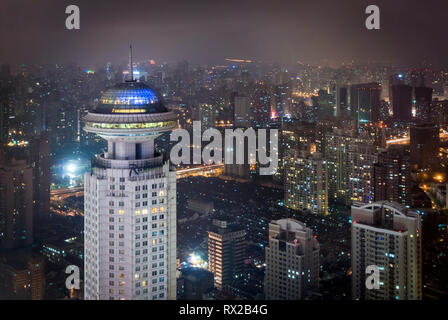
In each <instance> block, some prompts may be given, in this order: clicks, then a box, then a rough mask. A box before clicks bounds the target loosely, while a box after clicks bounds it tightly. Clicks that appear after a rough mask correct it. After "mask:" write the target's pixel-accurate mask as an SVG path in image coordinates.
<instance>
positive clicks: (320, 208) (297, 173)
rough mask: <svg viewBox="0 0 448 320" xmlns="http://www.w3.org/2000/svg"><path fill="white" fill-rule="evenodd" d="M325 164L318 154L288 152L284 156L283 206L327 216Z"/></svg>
mask: <svg viewBox="0 0 448 320" xmlns="http://www.w3.org/2000/svg"><path fill="white" fill-rule="evenodd" d="M326 166H327V164H326V161H325V160H324V159H323V158H322V154H320V153H317V152H316V153H310V152H307V151H299V152H290V153H289V154H287V155H286V156H285V206H286V207H288V208H291V209H294V210H303V211H309V212H311V213H314V214H328V181H327V168H326Z"/></svg>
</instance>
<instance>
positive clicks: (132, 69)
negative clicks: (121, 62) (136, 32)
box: [129, 44, 134, 81]
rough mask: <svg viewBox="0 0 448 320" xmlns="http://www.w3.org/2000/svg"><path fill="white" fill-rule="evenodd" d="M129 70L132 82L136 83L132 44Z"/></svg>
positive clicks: (130, 46)
mask: <svg viewBox="0 0 448 320" xmlns="http://www.w3.org/2000/svg"><path fill="white" fill-rule="evenodd" d="M129 69H130V73H131V81H134V64H133V61H132V44H130V45H129Z"/></svg>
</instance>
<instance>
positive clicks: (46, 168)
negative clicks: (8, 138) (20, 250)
mask: <svg viewBox="0 0 448 320" xmlns="http://www.w3.org/2000/svg"><path fill="white" fill-rule="evenodd" d="M28 152H29V155H28V157H29V162H30V166H31V168H33V191H34V196H33V198H34V218H35V223H39V221H41V220H42V219H45V218H47V217H48V216H49V214H50V166H51V159H50V141H49V136H48V132H42V133H41V134H40V135H38V136H36V137H34V138H33V139H31V141H30V144H29V147H28Z"/></svg>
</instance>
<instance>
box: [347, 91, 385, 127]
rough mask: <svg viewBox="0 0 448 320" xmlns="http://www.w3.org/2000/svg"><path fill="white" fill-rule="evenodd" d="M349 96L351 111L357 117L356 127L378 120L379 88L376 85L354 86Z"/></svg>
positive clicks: (379, 105)
mask: <svg viewBox="0 0 448 320" xmlns="http://www.w3.org/2000/svg"><path fill="white" fill-rule="evenodd" d="M350 94H351V97H350V105H351V110H352V112H354V113H355V114H356V115H357V121H358V125H362V124H365V123H367V122H370V121H372V122H376V121H379V120H380V107H381V86H380V85H379V84H378V83H364V84H357V85H354V86H352V87H351V90H350Z"/></svg>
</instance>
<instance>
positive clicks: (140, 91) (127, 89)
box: [92, 81, 168, 114]
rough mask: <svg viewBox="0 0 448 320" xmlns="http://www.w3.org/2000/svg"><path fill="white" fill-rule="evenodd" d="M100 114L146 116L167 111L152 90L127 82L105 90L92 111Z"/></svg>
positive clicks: (141, 84) (139, 84) (140, 83)
mask: <svg viewBox="0 0 448 320" xmlns="http://www.w3.org/2000/svg"><path fill="white" fill-rule="evenodd" d="M92 112H93V113H100V114H142V113H143V114H148V113H163V112H168V110H167V109H166V108H165V106H164V105H163V102H162V101H161V99H160V98H159V97H158V95H157V94H156V93H155V91H154V90H153V89H151V88H150V87H149V86H148V85H146V84H144V83H142V82H135V81H128V82H123V83H119V84H116V85H114V86H113V87H111V88H109V89H107V90H106V92H105V93H104V94H103V95H102V97H101V98H100V101H99V103H98V105H97V106H96V107H95V108H94V109H93V110H92Z"/></svg>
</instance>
